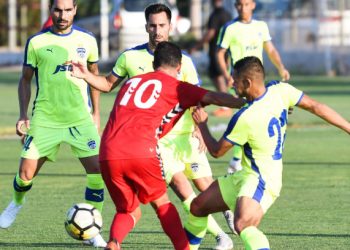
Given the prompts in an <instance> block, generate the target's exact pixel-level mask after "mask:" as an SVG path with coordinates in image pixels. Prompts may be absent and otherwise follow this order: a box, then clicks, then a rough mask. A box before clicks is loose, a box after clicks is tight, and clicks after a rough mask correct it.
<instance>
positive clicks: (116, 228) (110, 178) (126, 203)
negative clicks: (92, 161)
mask: <svg viewBox="0 0 350 250" xmlns="http://www.w3.org/2000/svg"><path fill="white" fill-rule="evenodd" d="M100 166H101V173H102V176H103V179H104V181H105V184H106V187H107V189H108V192H109V194H110V196H111V198H112V201H113V203H114V205H115V207H116V211H118V212H116V213H115V216H114V218H113V221H112V224H111V226H110V235H109V242H108V245H107V249H108V248H109V249H118V248H117V246H118V247H120V245H121V244H122V242H123V241H124V239H125V237H126V236H127V235H128V233H129V232H130V231H131V230H132V229H133V228H134V227H135V225H136V223H137V222H138V221H139V219H140V218H141V209H140V207H139V204H140V202H139V200H138V198H137V195H136V194H135V191H134V188H133V184H132V182H131V180H130V181H128V180H127V179H129V177H126V176H127V175H128V172H129V168H130V165H129V162H128V161H127V160H114V161H102V162H101V164H100ZM131 167H133V165H131Z"/></svg>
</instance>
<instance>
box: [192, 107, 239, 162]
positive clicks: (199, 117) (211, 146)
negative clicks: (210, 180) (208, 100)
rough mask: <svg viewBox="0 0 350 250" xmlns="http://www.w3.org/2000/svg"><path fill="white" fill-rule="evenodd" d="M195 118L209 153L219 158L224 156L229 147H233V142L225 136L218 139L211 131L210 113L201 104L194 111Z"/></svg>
mask: <svg viewBox="0 0 350 250" xmlns="http://www.w3.org/2000/svg"><path fill="white" fill-rule="evenodd" d="M192 117H193V120H194V121H195V123H196V124H197V126H198V128H199V129H200V131H201V133H202V137H203V140H204V143H205V145H206V146H207V149H208V151H209V153H210V154H211V155H212V156H213V157H215V158H218V157H220V156H223V155H224V154H225V153H226V152H227V151H228V150H229V149H231V148H232V147H233V145H232V144H231V143H229V142H228V141H226V140H225V139H224V138H223V137H222V138H221V139H220V140H219V141H217V140H216V139H215V138H214V137H213V136H212V135H211V133H210V131H209V128H208V124H207V122H208V114H207V113H206V112H205V111H204V109H203V108H202V107H200V106H198V107H196V108H195V109H194V111H193V113H192Z"/></svg>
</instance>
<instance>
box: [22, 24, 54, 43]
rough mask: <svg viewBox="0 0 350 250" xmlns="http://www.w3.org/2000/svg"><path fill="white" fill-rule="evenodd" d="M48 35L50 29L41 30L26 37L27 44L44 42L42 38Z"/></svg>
mask: <svg viewBox="0 0 350 250" xmlns="http://www.w3.org/2000/svg"><path fill="white" fill-rule="evenodd" d="M48 33H51V29H50V27H48V28H46V29H43V30H40V31H39V32H37V33H35V34H33V35H31V36H30V37H28V39H27V43H29V42H34V41H41V40H44V39H43V36H45V35H47V34H48Z"/></svg>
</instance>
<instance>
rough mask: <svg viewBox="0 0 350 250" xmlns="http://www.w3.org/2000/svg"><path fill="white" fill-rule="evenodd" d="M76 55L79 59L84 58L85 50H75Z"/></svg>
mask: <svg viewBox="0 0 350 250" xmlns="http://www.w3.org/2000/svg"><path fill="white" fill-rule="evenodd" d="M77 53H78V55H79V56H80V57H81V58H84V57H85V54H86V49H85V48H77Z"/></svg>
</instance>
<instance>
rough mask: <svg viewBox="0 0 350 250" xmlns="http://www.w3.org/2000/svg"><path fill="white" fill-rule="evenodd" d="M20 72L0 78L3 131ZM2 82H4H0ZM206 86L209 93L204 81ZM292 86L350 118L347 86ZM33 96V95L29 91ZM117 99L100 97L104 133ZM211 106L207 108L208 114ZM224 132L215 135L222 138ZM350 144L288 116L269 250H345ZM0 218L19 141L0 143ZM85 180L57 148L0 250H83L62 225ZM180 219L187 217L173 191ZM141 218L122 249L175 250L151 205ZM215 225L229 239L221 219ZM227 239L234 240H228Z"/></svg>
mask: <svg viewBox="0 0 350 250" xmlns="http://www.w3.org/2000/svg"><path fill="white" fill-rule="evenodd" d="M18 78H19V73H18V72H16V73H6V74H4V73H0V79H1V80H0V106H1V107H2V108H1V111H0V117H1V119H0V130H2V129H3V128H4V127H9V126H12V127H14V123H15V121H16V119H17V116H18V104H17V82H18ZM3 79H6V80H3ZM204 80H205V87H211V85H209V83H208V80H207V78H204ZM293 82H295V84H296V86H297V87H299V88H301V89H302V90H305V92H306V93H307V94H309V95H310V96H311V97H313V98H315V99H317V100H321V101H323V102H325V103H327V104H329V105H330V106H332V107H333V108H334V109H336V110H337V111H339V112H340V113H341V114H342V115H344V116H345V117H347V118H348V119H349V117H350V109H349V101H348V97H349V93H350V85H349V84H348V82H347V80H346V79H339V78H336V79H332V78H316V77H314V78H304V77H303V78H297V77H296V78H294V80H293ZM33 93H35V92H33ZM114 98H115V92H114V93H111V94H102V96H101V108H102V110H101V112H102V127H103V125H104V124H105V122H106V119H107V116H108V114H109V112H110V109H111V107H112V104H113V101H114ZM213 109H214V107H208V110H213ZM227 122H228V119H227V118H220V119H219V118H214V117H210V125H211V126H218V124H220V123H224V124H226V123H227ZM222 132H223V131H220V132H217V133H215V136H216V137H220V136H221V135H222ZM348 142H349V137H348V135H346V134H345V133H344V132H342V131H339V130H337V129H336V128H333V127H330V126H328V125H326V124H325V123H324V122H323V121H322V120H320V119H317V118H313V116H312V115H310V114H308V113H306V112H304V111H300V110H298V109H297V108H296V109H295V110H294V112H293V114H292V115H291V116H290V127H289V130H288V135H287V140H286V144H285V151H284V179H283V180H284V182H283V189H282V193H281V197H279V198H278V199H277V200H276V202H275V204H274V205H273V206H272V207H271V209H270V210H269V211H268V213H267V214H266V216H265V218H264V220H263V221H262V223H261V225H260V228H261V229H262V230H263V231H264V232H265V233H266V235H267V237H268V238H269V240H270V244H271V248H272V249H321V250H328V249H348V248H349V236H350V228H349V225H350V217H349V216H348V213H349V211H350V182H349V176H350V170H349V163H350V155H349V149H348V147H347V146H348V145H349V143H348ZM0 148H1V150H2V152H1V154H0V166H1V167H0V186H1V188H0V200H1V201H0V211H2V210H3V209H4V208H5V207H6V206H7V204H8V202H9V201H10V200H11V197H12V181H13V178H14V175H15V173H16V171H17V169H18V159H19V154H20V150H21V145H20V142H19V140H17V139H5V138H4V137H0ZM230 156H231V154H230V153H228V154H227V155H225V157H223V158H220V159H212V158H211V157H209V159H210V163H211V165H212V169H213V175H214V177H217V176H220V175H223V174H225V171H226V167H227V162H228V160H229V158H230ZM85 183H86V180H85V175H84V170H83V168H82V167H81V166H80V163H79V161H78V160H77V159H75V158H74V157H73V156H72V154H71V152H70V148H69V147H68V146H66V145H64V146H63V147H61V149H60V152H59V155H58V159H57V162H55V163H47V164H45V165H44V167H43V168H42V170H41V172H40V174H39V175H38V177H37V178H36V179H35V182H34V185H33V188H32V190H31V191H30V192H29V193H28V195H27V202H26V203H25V205H24V208H23V210H22V211H21V212H20V214H19V215H18V218H17V221H16V222H15V224H14V225H13V226H12V227H11V228H9V229H8V230H0V249H33V250H34V249H35V250H39V249H68V248H73V249H82V248H84V249H85V248H86V249H88V248H87V247H83V246H82V244H81V243H80V242H78V241H75V240H73V239H71V238H70V237H69V236H68V235H67V234H66V232H65V229H64V226H63V222H64V218H65V213H66V211H67V209H68V208H69V207H70V206H71V205H72V204H73V203H76V202H82V201H83V197H84V189H85ZM169 194H170V198H171V200H172V201H174V203H175V205H176V206H177V208H178V211H179V212H180V213H181V217H182V219H183V220H185V219H186V215H185V214H184V213H183V210H182V207H181V205H180V203H179V201H178V199H177V198H176V197H175V196H174V194H173V193H172V191H169ZM114 212H115V211H114V205H113V203H112V202H111V200H110V197H109V195H106V203H105V208H104V211H103V218H104V231H103V236H104V238H105V239H107V238H108V234H109V225H110V222H111V220H112V218H113V214H114ZM142 212H143V217H142V218H141V220H140V222H139V224H138V225H137V226H136V228H135V229H134V230H133V231H132V233H131V234H130V235H129V236H128V237H127V238H126V240H125V242H124V243H123V249H172V247H171V245H170V241H169V239H168V238H167V237H166V236H165V234H164V233H163V232H162V229H161V227H160V225H159V222H158V220H157V217H156V214H155V213H154V211H153V209H152V208H151V207H150V206H143V207H142ZM214 216H215V218H216V219H217V220H218V221H219V224H221V225H222V228H223V229H224V230H225V231H226V232H229V229H228V228H227V226H226V223H225V222H224V220H223V216H222V215H221V214H215V215H214ZM231 236H232V235H231ZM232 238H233V240H234V242H235V249H243V245H242V242H241V240H240V239H239V238H238V237H237V236H232ZM214 244H215V240H214V237H213V236H211V235H207V236H206V238H205V240H204V242H203V245H202V249H210V248H211V247H212V246H214Z"/></svg>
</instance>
